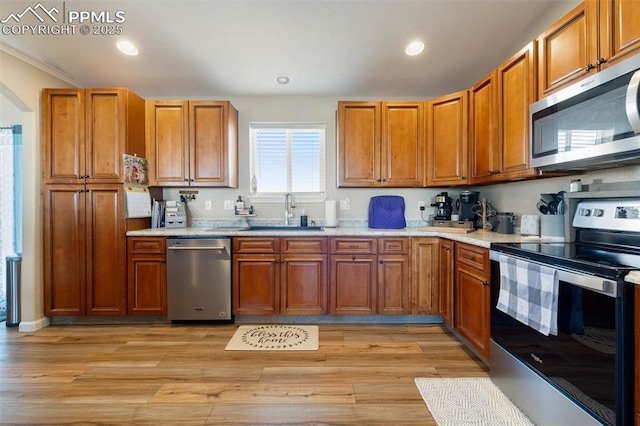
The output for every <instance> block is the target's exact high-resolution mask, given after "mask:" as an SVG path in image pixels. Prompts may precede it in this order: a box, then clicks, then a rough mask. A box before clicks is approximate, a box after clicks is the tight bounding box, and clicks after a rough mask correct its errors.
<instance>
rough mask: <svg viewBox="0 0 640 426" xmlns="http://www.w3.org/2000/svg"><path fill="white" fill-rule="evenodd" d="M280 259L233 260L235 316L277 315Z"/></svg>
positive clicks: (255, 256) (248, 256)
mask: <svg viewBox="0 0 640 426" xmlns="http://www.w3.org/2000/svg"><path fill="white" fill-rule="evenodd" d="M279 283H280V256H279V255H277V254H262V255H261V254H239V255H234V257H233V313H234V315H268V314H277V313H279V311H280V310H279V307H280V286H279Z"/></svg>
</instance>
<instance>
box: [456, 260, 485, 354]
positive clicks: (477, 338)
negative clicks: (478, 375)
mask: <svg viewBox="0 0 640 426" xmlns="http://www.w3.org/2000/svg"><path fill="white" fill-rule="evenodd" d="M455 306H456V312H455V317H454V323H455V329H456V330H457V331H458V332H459V333H460V335H462V336H463V337H464V338H465V339H467V341H469V343H471V344H472V345H473V346H474V347H475V348H476V349H477V350H478V351H479V352H480V353H481V354H482V355H484V356H485V357H487V358H488V357H489V309H490V305H489V276H487V275H484V274H479V273H478V272H476V271H473V270H472V269H469V268H466V267H459V266H458V267H457V271H456V282H455Z"/></svg>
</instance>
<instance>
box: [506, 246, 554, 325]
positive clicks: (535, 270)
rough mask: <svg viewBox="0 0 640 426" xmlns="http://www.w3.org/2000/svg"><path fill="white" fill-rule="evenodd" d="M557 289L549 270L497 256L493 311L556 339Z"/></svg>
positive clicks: (535, 264)
mask: <svg viewBox="0 0 640 426" xmlns="http://www.w3.org/2000/svg"><path fill="white" fill-rule="evenodd" d="M558 285H559V284H558V277H557V276H556V271H555V270H554V269H553V268H549V267H547V266H544V265H540V264H537V263H533V262H528V261H526V260H521V259H516V258H513V257H510V256H503V255H501V256H500V293H499V294H498V304H497V305H496V308H498V309H499V310H501V311H502V312H504V313H506V314H508V315H510V316H512V317H514V318H515V319H517V320H518V321H520V322H522V323H523V324H526V325H528V326H529V327H531V328H533V329H534V330H537V331H539V332H540V333H542V334H544V335H545V336H548V335H549V334H553V335H557V334H558Z"/></svg>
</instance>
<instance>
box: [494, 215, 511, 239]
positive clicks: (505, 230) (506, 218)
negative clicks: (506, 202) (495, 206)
mask: <svg viewBox="0 0 640 426" xmlns="http://www.w3.org/2000/svg"><path fill="white" fill-rule="evenodd" d="M496 217H497V219H498V220H497V223H496V227H495V231H496V232H497V233H499V234H513V223H514V222H515V221H516V216H515V215H514V214H513V213H512V212H505V213H498V214H497V215H496Z"/></svg>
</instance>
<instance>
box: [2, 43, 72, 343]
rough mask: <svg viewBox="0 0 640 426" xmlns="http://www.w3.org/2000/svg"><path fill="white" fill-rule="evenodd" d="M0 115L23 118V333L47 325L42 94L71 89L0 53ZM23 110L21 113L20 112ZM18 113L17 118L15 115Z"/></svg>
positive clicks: (21, 324) (47, 75)
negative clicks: (43, 213)
mask: <svg viewBox="0 0 640 426" xmlns="http://www.w3.org/2000/svg"><path fill="white" fill-rule="evenodd" d="M0 63H1V64H2V66H1V67H0V81H2V87H1V89H2V90H0V91H1V92H2V94H3V96H2V97H0V102H1V103H2V105H1V106H0V113H2V114H3V117H4V114H5V113H6V114H7V115H8V116H12V117H15V118H20V119H21V120H22V122H21V123H17V122H14V123H13V124H22V131H23V135H22V144H23V159H22V169H23V182H22V191H23V192H22V197H23V198H22V206H23V217H22V225H23V229H22V241H23V250H22V288H21V303H20V308H21V312H20V315H21V322H20V331H32V330H36V329H38V328H41V327H43V326H45V325H46V324H48V321H47V320H46V318H45V317H44V311H43V283H42V250H43V246H42V195H41V194H42V184H41V180H42V143H41V140H40V138H41V135H40V133H41V131H40V99H41V97H40V93H41V89H42V88H44V87H70V85H69V84H68V83H66V82H64V81H62V80H60V79H58V78H55V77H53V76H52V75H51V74H48V73H46V72H43V71H41V70H40V69H38V68H35V67H34V66H32V65H29V64H27V63H25V62H23V61H21V60H19V59H17V58H15V57H14V56H11V55H9V54H7V53H6V52H3V51H0ZM16 110H18V111H20V112H19V113H18V111H16ZM14 114H15V115H14Z"/></svg>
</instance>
